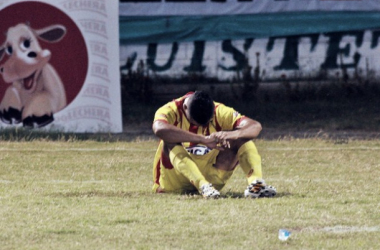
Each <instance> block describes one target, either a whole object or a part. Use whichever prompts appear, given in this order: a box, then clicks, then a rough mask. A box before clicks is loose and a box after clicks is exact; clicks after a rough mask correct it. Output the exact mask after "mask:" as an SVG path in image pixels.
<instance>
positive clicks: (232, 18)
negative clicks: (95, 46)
mask: <svg viewBox="0 0 380 250" xmlns="http://www.w3.org/2000/svg"><path fill="white" fill-rule="evenodd" d="M119 13H120V42H121V44H122V45H129V44H148V43H171V42H192V41H221V40H226V39H230V40H237V39H247V38H268V37H280V36H282V37H284V36H294V35H310V34H320V33H326V32H347V31H354V30H373V29H378V28H380V1H379V0H251V1H249V0H248V1H246V0H244V1H243V0H242V1H239V0H215V1H212V0H207V1H206V0H204V1H202V0H194V1H191V0H190V1H189V0H183V1H180V0H171V1H164V0H151V1H150V0H133V1H132V0H131V1H122V3H120V11H119Z"/></svg>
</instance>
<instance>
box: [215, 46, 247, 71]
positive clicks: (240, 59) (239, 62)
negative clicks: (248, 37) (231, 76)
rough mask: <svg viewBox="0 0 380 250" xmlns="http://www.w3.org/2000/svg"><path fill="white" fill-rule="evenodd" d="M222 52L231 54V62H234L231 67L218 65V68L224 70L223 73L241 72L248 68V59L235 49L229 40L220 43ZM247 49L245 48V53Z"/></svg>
mask: <svg viewBox="0 0 380 250" xmlns="http://www.w3.org/2000/svg"><path fill="white" fill-rule="evenodd" d="M222 50H223V52H226V53H230V54H232V58H233V60H234V61H235V62H236V64H235V65H233V66H225V65H222V64H220V63H219V64H218V67H219V68H221V69H223V70H225V71H241V70H243V69H244V68H246V67H249V62H248V58H247V56H246V55H244V54H243V53H242V52H241V51H239V50H238V49H237V48H235V47H234V46H233V45H232V41H231V40H225V41H223V42H222ZM247 50H248V48H246V51H247Z"/></svg>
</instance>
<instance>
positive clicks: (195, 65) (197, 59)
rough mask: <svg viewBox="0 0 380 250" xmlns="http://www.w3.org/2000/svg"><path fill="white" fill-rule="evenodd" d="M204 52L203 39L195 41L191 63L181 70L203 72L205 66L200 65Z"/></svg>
mask: <svg viewBox="0 0 380 250" xmlns="http://www.w3.org/2000/svg"><path fill="white" fill-rule="evenodd" d="M204 52H205V41H195V42H194V51H193V56H192V57H191V63H190V65H189V66H185V67H184V68H183V70H184V71H187V72H203V71H204V70H205V69H206V66H204V65H202V62H203V55H204Z"/></svg>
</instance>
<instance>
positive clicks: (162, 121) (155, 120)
mask: <svg viewBox="0 0 380 250" xmlns="http://www.w3.org/2000/svg"><path fill="white" fill-rule="evenodd" d="M158 121H161V122H165V123H168V121H167V120H163V119H158V120H155V121H154V122H158Z"/></svg>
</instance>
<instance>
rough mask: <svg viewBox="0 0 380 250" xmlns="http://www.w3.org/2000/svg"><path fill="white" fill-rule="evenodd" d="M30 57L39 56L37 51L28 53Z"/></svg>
mask: <svg viewBox="0 0 380 250" xmlns="http://www.w3.org/2000/svg"><path fill="white" fill-rule="evenodd" d="M28 57H30V58H35V57H37V53H36V52H33V51H32V52H29V53H28Z"/></svg>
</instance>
